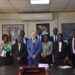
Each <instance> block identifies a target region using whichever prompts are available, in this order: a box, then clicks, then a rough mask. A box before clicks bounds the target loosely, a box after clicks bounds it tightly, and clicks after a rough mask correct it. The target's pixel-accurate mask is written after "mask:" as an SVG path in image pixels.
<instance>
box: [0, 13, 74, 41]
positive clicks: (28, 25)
mask: <svg viewBox="0 0 75 75" xmlns="http://www.w3.org/2000/svg"><path fill="white" fill-rule="evenodd" d="M53 14H54V16H53V20H51V21H21V15H20V14H0V40H1V37H2V24H24V30H25V33H26V37H29V38H30V33H31V32H32V31H36V24H38V23H49V24H50V35H52V34H53V33H52V30H53V28H54V27H57V28H58V31H59V32H62V28H61V24H62V23H75V12H58V13H57V12H56V13H53ZM11 19H12V20H11Z"/></svg>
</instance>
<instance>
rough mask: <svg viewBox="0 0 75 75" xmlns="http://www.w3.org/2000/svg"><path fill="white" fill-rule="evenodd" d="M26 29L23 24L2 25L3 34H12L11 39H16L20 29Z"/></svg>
mask: <svg viewBox="0 0 75 75" xmlns="http://www.w3.org/2000/svg"><path fill="white" fill-rule="evenodd" d="M23 29H24V25H23V24H3V25H2V33H3V34H8V35H9V34H10V35H11V40H15V39H16V38H17V37H18V35H19V33H20V30H23Z"/></svg>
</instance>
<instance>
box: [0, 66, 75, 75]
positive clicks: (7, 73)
mask: <svg viewBox="0 0 75 75" xmlns="http://www.w3.org/2000/svg"><path fill="white" fill-rule="evenodd" d="M18 68H19V66H14V65H12V66H1V67H0V75H16V72H17V71H18ZM46 72H47V75H75V73H74V72H73V70H72V69H66V70H62V69H59V68H57V67H55V66H52V67H50V69H49V70H47V71H46Z"/></svg>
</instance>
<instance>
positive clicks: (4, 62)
mask: <svg viewBox="0 0 75 75" xmlns="http://www.w3.org/2000/svg"><path fill="white" fill-rule="evenodd" d="M0 60H1V61H0V66H4V65H12V64H13V57H12V56H9V57H1V56H0Z"/></svg>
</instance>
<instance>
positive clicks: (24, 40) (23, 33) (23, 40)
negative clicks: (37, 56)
mask: <svg viewBox="0 0 75 75" xmlns="http://www.w3.org/2000/svg"><path fill="white" fill-rule="evenodd" d="M20 35H21V36H22V42H23V43H24V44H26V45H27V41H28V38H26V37H25V32H24V30H21V31H20Z"/></svg>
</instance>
